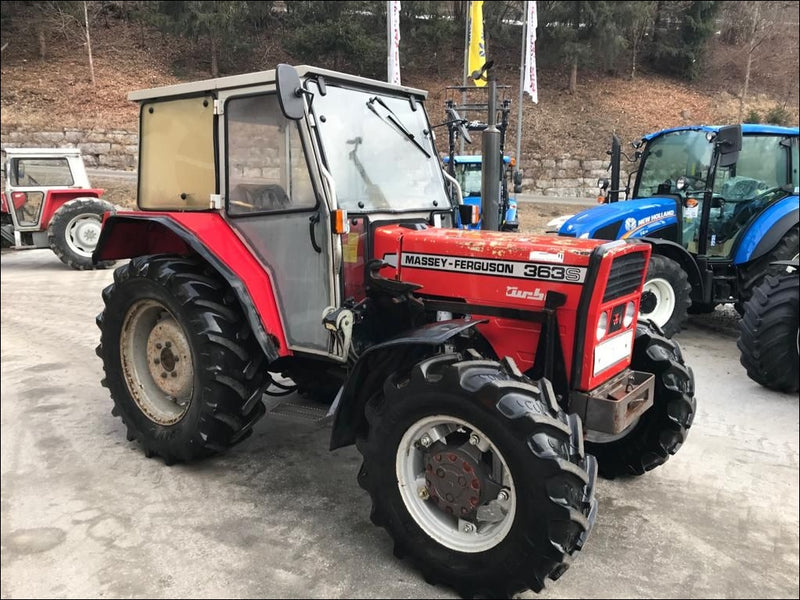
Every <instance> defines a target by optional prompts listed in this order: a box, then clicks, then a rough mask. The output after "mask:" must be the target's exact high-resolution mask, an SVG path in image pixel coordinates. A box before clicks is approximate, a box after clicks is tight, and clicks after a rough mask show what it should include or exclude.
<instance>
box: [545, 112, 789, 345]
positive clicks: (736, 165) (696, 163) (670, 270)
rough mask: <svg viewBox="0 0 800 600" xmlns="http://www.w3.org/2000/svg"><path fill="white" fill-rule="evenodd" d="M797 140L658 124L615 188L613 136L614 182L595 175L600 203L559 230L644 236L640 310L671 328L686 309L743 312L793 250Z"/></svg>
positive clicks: (776, 130) (745, 130)
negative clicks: (730, 307)
mask: <svg viewBox="0 0 800 600" xmlns="http://www.w3.org/2000/svg"><path fill="white" fill-rule="evenodd" d="M797 144H798V128H797V127H778V126H773V125H759V124H743V125H733V126H724V127H723V126H708V125H698V126H687V127H674V128H671V129H664V130H662V131H658V132H656V133H651V134H649V135H646V136H644V137H643V138H642V139H641V140H640V141H638V142H636V143H634V144H633V146H634V149H635V154H634V156H633V158H632V159H629V160H630V161H631V162H633V163H638V164H637V165H636V167H635V169H632V170H631V171H630V175H629V176H628V183H627V185H626V186H625V188H624V189H620V188H619V173H620V170H621V166H620V162H621V157H622V156H623V154H622V152H621V151H620V145H619V140H618V139H617V138H616V136H615V137H614V140H613V143H612V149H611V152H610V154H611V180H603V181H601V182H600V189H601V196H602V198H603V200H604V202H605V203H604V204H602V205H601V206H598V207H595V208H591V209H588V210H586V211H583V212H581V213H579V214H577V215H574V216H571V217H570V218H568V219H566V220H565V221H564V222H563V224H562V225H561V226H560V228H559V229H558V234H559V235H562V236H570V237H579V238H599V239H608V240H614V239H627V238H642V239H645V240H647V241H649V242H650V243H651V244H652V246H653V255H652V258H651V262H650V268H649V270H648V273H647V276H646V282H645V288H644V293H643V294H642V299H641V305H640V317H641V318H645V319H650V320H652V321H654V322H655V323H656V324H657V325H659V326H660V327H661V328H662V329H663V330H664V332H665V333H667V334H668V335H672V334H673V333H675V332H677V331H679V330H680V328H681V326H682V325H683V323H684V322H685V320H686V319H687V318H688V317H687V313H688V312H695V313H702V312H710V311H712V310H713V309H714V308H715V307H716V306H717V305H718V304H723V303H733V304H734V305H735V306H736V308H737V310H739V311H740V312H741V308H742V305H743V304H744V302H745V301H746V300H747V299H749V297H750V296H751V295H752V291H753V288H754V287H755V286H756V285H758V284H759V283H760V282H761V280H762V279H763V277H764V275H765V274H766V273H768V272H770V270H771V269H772V268H773V267H771V263H773V262H775V261H779V260H792V259H796V258H797V257H798V221H799V220H800V219H799V218H798V149H797ZM626 158H627V157H626ZM631 179H633V182H631ZM620 195H623V196H624V198H631V199H623V200H621V201H620V200H618V198H619V196H620Z"/></svg>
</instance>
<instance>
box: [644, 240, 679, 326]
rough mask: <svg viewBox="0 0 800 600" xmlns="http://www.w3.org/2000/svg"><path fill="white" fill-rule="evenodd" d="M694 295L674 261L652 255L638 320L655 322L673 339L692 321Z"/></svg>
mask: <svg viewBox="0 0 800 600" xmlns="http://www.w3.org/2000/svg"><path fill="white" fill-rule="evenodd" d="M691 293H692V286H691V285H689V277H688V275H686V271H684V270H683V268H682V267H681V266H680V265H679V264H678V263H677V262H675V261H674V260H672V259H670V258H667V257H666V256H661V255H658V254H653V255H652V256H650V265H649V266H648V268H647V277H646V279H645V282H644V288H643V289H642V298H641V300H640V301H639V319H642V320H645V319H646V320H649V321H652V322H653V323H655V324H656V325H657V326H658V327H660V328H661V330H662V331H663V332H664V335H665V336H666V337H668V338H669V337H672V336H673V335H675V334H676V333H678V332H679V331H680V330H681V329H682V328H683V326H684V324H685V323H686V321H687V319H688V318H689V315H688V314H687V310H688V308H689V305H690V304H691Z"/></svg>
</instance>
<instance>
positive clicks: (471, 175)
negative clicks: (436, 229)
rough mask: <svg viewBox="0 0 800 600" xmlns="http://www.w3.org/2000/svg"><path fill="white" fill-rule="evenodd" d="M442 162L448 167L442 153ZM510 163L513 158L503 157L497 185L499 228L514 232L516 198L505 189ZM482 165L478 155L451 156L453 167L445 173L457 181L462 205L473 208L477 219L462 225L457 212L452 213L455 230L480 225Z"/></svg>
mask: <svg viewBox="0 0 800 600" xmlns="http://www.w3.org/2000/svg"><path fill="white" fill-rule="evenodd" d="M442 162H443V163H444V167H445V169H446V170H448V168H449V165H450V157H449V156H445V157H444V159H443V161H442ZM514 165H515V160H514V159H513V158H511V157H508V156H504V157H503V166H502V173H503V181H502V183H501V185H500V196H501V197H500V207H501V214H502V219H501V221H500V229H501V231H517V230H518V229H519V222H518V221H517V201H516V200H515V199H514V198H512V197H511V196H510V195H509V191H508V184H509V179H510V177H511V173H512V170H513V168H514ZM482 168H483V160H482V157H481V155H479V154H466V155H456V156H453V169H452V171H450V170H448V172H450V173H451V174H452V176H453V177H455V179H456V181H458V185H460V186H461V193H462V195H463V199H464V204H466V205H469V206H474V207H477V218H476V219H474V221H475V223H473V224H471V225H470V224H465V225H462V223H461V215H460V214H459V213H456V224H457V226H458V228H459V229H480V228H481V223H480V214H481V207H482V205H481V184H482ZM473 210H475V209H473Z"/></svg>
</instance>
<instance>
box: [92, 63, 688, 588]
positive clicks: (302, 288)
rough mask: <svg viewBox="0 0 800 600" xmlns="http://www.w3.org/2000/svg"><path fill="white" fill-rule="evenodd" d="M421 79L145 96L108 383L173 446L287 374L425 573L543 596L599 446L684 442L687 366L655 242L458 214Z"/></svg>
mask: <svg viewBox="0 0 800 600" xmlns="http://www.w3.org/2000/svg"><path fill="white" fill-rule="evenodd" d="M425 97H426V93H425V92H424V91H421V90H417V89H412V88H408V87H402V86H397V85H392V84H388V83H383V82H379V81H373V80H369V79H365V78H362V77H355V76H350V75H346V74H342V73H338V72H333V71H328V70H323V69H318V68H313V67H305V66H304V67H297V68H295V67H291V66H288V65H279V66H278V67H277V69H275V70H271V71H265V72H259V73H251V74H245V75H235V76H231V77H225V78H219V79H213V80H209V81H200V82H195V83H186V84H179V85H174V86H168V87H163V88H157V89H152V90H145V91H139V92H134V93H132V94H130V96H129V98H130V99H131V100H134V101H136V102H139V103H140V105H141V107H140V115H141V117H140V121H141V122H140V135H141V137H140V161H139V188H138V190H139V195H138V206H139V208H140V209H141V210H140V211H137V212H129V213H128V212H126V213H122V212H119V213H117V214H116V215H114V216H110V217H109V218H108V219H107V220H106V221H105V222H104V226H103V230H102V234H101V237H100V242H99V244H98V247H97V250H96V251H95V254H94V258H95V259H96V260H98V261H106V260H116V259H124V258H130V259H131V260H130V261H129V262H127V263H126V264H125V265H124V266H121V267H118V268H117V270H116V271H115V274H114V282H113V284H111V285H110V286H108V287H107V288H106V289H105V290H104V291H103V300H104V302H105V308H104V310H103V312H102V313H100V315H99V316H98V318H97V323H98V326H99V327H100V329H101V342H100V345H99V346H98V349H97V352H98V355H99V356H100V358H101V359H102V361H103V365H104V370H105V379H104V381H103V384H104V385H105V386H106V387H108V388H109V390H110V394H111V398H112V400H113V404H114V408H113V411H112V412H113V414H115V415H117V416H119V417H120V418H121V419H122V421H123V422H124V424H125V426H126V427H127V433H128V438H129V440H136V441H137V442H138V443H139V444H140V445H141V446H142V447H143V448H144V452H145V454H146V455H147V456H160V457H162V458H163V460H164V461H165V462H166V463H167V464H171V463H174V462H178V461H189V460H193V459H199V458H202V457H206V456H209V455H212V454H215V453H218V452H221V451H224V450H226V449H227V448H229V447H231V446H233V445H234V444H237V443H239V442H241V441H242V440H244V439H245V438H247V437H248V436H249V435H250V434H251V433H252V431H253V426H254V424H255V423H256V422H257V421H258V420H259V418H261V417H262V416H263V415H264V414H265V412H266V409H265V406H264V402H263V396H264V394H265V393H267V394H281V393H285V392H286V391H288V389H291V388H290V386H287V385H286V382H287V378H288V379H291V380H293V381H294V382H295V383H296V385H297V388H298V390H299V391H301V392H303V393H305V394H308V395H312V396H314V397H315V398H317V399H322V400H325V401H327V402H328V403H329V404H330V407H329V414H330V415H331V416H332V417H333V420H332V421H333V422H332V432H331V443H330V446H331V449H335V448H340V447H343V446H347V445H350V444H355V445H356V447H357V449H358V451H359V452H360V453H361V455H362V457H363V463H362V466H361V469H360V471H359V473H358V483H359V484H360V485H361V486H362V487H363V488H364V489H365V490H366V491H367V492H368V493H369V495H370V496H371V499H372V504H373V509H372V515H371V518H372V521H373V522H374V523H375V524H377V525H379V526H382V527H384V528H386V530H387V531H388V532H389V534H390V535H391V536H392V538H393V539H394V543H395V551H396V553H397V554H398V555H405V556H407V557H409V558H410V559H411V560H412V561H413V563H414V564H415V565H416V566H417V567H418V568H419V569H420V570H421V571H422V572H423V574H424V575H425V577H426V579H427V580H429V581H431V582H438V583H442V584H446V585H449V586H451V587H453V588H454V589H455V590H457V591H458V592H459V593H461V594H462V595H475V594H488V595H489V596H493V597H497V596H510V595H512V594H515V593H517V592H519V591H522V590H525V589H529V588H530V589H533V590H536V591H539V590H541V589H542V588H543V586H544V583H545V580H546V579H547V578H550V579H556V578H558V577H559V576H561V574H562V573H563V572H564V571H565V570H566V569H567V567H568V565H569V563H570V560H571V558H572V557H573V556H574V555H575V554H576V553H577V551H578V550H580V549H581V547H582V546H583V545H584V542H585V541H586V539H587V536H588V535H589V532H590V530H591V528H592V524H593V522H594V520H595V514H596V508H597V502H596V500H595V498H594V488H595V478H596V473H597V470H598V463H599V470H600V473H601V474H604V475H608V476H617V475H620V476H625V475H640V474H642V473H644V472H645V471H647V470H649V469H652V468H654V467H656V466H658V465H661V464H663V463H664V462H665V461H666V460H667V459H668V458H669V457H670V455H671V454H674V453H675V452H676V451H677V450H678V448H680V446H681V444H682V443H683V442H684V440H685V438H686V435H687V430H688V429H689V427H690V426H691V424H692V419H693V417H694V414H695V399H694V378H693V375H692V371H691V369H690V368H689V367H687V366H686V365H685V364H684V359H683V356H682V354H681V350H680V348H679V347H678V345H677V344H676V343H675V342H673V341H670V340H668V339H666V338H664V337H663V336H662V335H661V334H660V332H659V331H658V330H656V329H653V328H652V327H649V326H641V325H638V324H637V314H638V309H639V297H640V294H641V291H642V284H643V277H644V274H645V269H646V265H647V264H648V259H649V256H650V247H649V245H647V244H644V243H641V242H636V241H612V242H608V241H606V242H603V241H596V240H587V239H568V238H559V237H553V236H529V235H524V234H516V233H501V232H489V231H470V230H464V229H455V228H453V227H452V224H453V219H454V213H453V208H452V206H451V204H450V202H449V200H448V195H447V191H446V187H445V177H444V175H443V173H442V169H441V165H440V164H439V161H438V160H437V157H438V154H437V152H436V148H435V147H434V140H433V135H432V130H431V125H430V123H429V122H428V117H427V113H426V111H425V106H424V100H425ZM287 388H288V389H287ZM584 440H585V442H584ZM595 457H597V459H595Z"/></svg>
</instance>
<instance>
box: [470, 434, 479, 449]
mask: <svg viewBox="0 0 800 600" xmlns="http://www.w3.org/2000/svg"><path fill="white" fill-rule="evenodd" d="M469 443H470V444H472V445H473V446H477V445H478V444H480V443H481V438H479V437H478V435H477V434H475V433H473V434H470V436H469Z"/></svg>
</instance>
